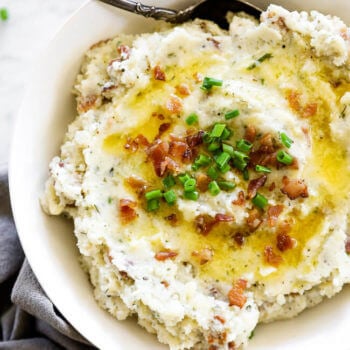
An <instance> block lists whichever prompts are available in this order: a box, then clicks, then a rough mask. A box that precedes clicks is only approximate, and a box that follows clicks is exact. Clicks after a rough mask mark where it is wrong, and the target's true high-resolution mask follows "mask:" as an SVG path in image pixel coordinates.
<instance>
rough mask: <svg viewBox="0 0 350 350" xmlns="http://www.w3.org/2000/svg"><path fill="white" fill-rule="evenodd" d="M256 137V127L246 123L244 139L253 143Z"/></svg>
mask: <svg viewBox="0 0 350 350" xmlns="http://www.w3.org/2000/svg"><path fill="white" fill-rule="evenodd" d="M255 138H256V129H255V127H254V126H253V125H248V126H247V129H246V130H245V134H244V139H245V140H247V141H249V142H251V143H253V142H254V141H255Z"/></svg>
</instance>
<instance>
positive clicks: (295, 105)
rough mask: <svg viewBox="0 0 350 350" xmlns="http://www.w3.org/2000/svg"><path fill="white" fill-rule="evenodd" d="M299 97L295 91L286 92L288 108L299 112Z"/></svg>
mask: <svg viewBox="0 0 350 350" xmlns="http://www.w3.org/2000/svg"><path fill="white" fill-rule="evenodd" d="M300 95H301V94H300V92H297V91H295V90H289V91H287V101H288V104H289V107H290V108H291V109H292V110H293V111H295V112H299V111H300V110H301V103H300Z"/></svg>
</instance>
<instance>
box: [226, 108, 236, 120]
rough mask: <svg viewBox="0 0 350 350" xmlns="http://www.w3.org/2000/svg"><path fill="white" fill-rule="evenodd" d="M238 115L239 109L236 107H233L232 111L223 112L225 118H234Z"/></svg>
mask: <svg viewBox="0 0 350 350" xmlns="http://www.w3.org/2000/svg"><path fill="white" fill-rule="evenodd" d="M238 116H239V110H238V109H234V110H233V111H230V112H227V113H226V114H225V119H226V120H229V119H232V118H236V117H238Z"/></svg>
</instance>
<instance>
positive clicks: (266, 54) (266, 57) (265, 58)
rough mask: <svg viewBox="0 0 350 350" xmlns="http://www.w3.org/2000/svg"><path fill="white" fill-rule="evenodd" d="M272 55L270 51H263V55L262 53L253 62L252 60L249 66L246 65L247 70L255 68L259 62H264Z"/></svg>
mask: <svg viewBox="0 0 350 350" xmlns="http://www.w3.org/2000/svg"><path fill="white" fill-rule="evenodd" d="M271 57H272V54H271V53H265V54H264V55H262V56H261V57H259V58H258V59H257V60H256V61H255V62H253V63H252V64H251V65H250V66H248V68H247V69H248V70H252V69H254V68H256V67H257V66H259V65H260V63H262V62H264V61H265V60H267V59H269V58H271Z"/></svg>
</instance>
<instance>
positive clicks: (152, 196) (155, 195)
mask: <svg viewBox="0 0 350 350" xmlns="http://www.w3.org/2000/svg"><path fill="white" fill-rule="evenodd" d="M145 197H146V199H147V200H148V201H150V200H152V199H159V198H162V197H163V193H162V191H161V190H154V191H150V192H147V193H146V194H145Z"/></svg>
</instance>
